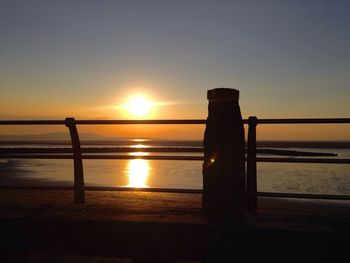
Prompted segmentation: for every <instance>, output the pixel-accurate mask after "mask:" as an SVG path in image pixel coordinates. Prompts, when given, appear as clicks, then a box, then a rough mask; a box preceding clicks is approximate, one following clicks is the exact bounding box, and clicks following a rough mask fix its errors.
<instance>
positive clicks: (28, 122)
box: [0, 120, 65, 125]
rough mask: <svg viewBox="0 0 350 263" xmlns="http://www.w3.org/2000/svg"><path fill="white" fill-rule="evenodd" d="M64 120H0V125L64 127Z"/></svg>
mask: <svg viewBox="0 0 350 263" xmlns="http://www.w3.org/2000/svg"><path fill="white" fill-rule="evenodd" d="M64 124H65V121H64V120H0V125H64Z"/></svg>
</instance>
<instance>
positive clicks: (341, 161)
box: [256, 157, 350, 164]
mask: <svg viewBox="0 0 350 263" xmlns="http://www.w3.org/2000/svg"><path fill="white" fill-rule="evenodd" d="M256 161H257V162H264V163H328V164H332V163H334V164H350V159H335V158H334V159H331V158H322V159H321V158H274V157H257V158H256Z"/></svg>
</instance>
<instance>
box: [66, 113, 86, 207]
mask: <svg viewBox="0 0 350 263" xmlns="http://www.w3.org/2000/svg"><path fill="white" fill-rule="evenodd" d="M65 123H66V126H67V127H68V129H69V133H70V137H71V141H72V148H73V157H74V202H75V203H78V204H83V203H84V202H85V193H84V172H83V162H82V159H81V148H80V140H79V135H78V130H77V126H76V125H75V119H74V118H66V120H65Z"/></svg>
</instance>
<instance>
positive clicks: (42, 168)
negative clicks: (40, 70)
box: [0, 146, 350, 194]
mask: <svg viewBox="0 0 350 263" xmlns="http://www.w3.org/2000/svg"><path fill="white" fill-rule="evenodd" d="M33 147H34V146H33ZM55 147H57V146H55ZM104 147H105V146H104ZM289 150H299V151H308V152H310V151H315V152H331V153H337V154H338V156H337V157H335V158H350V149H310V148H308V149H302V148H294V149H289ZM167 155H169V154H167ZM182 155H183V154H182ZM191 155H196V153H191ZM291 158H293V157H291ZM83 163H84V175H85V183H86V185H92V186H130V187H167V188H196V189H201V188H202V175H201V169H202V167H201V165H202V162H201V161H163V160H156V161H155V160H144V159H142V156H139V157H138V159H132V160H84V161H83ZM72 178H73V161H72V160H37V159H11V160H4V159H0V183H1V184H24V185H28V184H30V185H38V184H40V185H42V184H45V185H57V184H59V185H71V184H72V182H73V181H72ZM258 190H259V191H272V192H294V193H324V194H350V165H346V164H283V163H259V164H258Z"/></svg>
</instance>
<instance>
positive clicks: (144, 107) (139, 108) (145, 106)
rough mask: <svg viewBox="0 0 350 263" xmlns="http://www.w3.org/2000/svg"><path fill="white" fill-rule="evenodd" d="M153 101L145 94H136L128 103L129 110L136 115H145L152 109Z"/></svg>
mask: <svg viewBox="0 0 350 263" xmlns="http://www.w3.org/2000/svg"><path fill="white" fill-rule="evenodd" d="M151 108H152V103H151V101H150V100H149V99H148V98H147V97H145V96H135V97H132V98H131V99H130V101H129V102H128V104H127V109H128V111H129V112H130V113H131V114H132V115H133V116H135V117H145V116H146V115H147V114H148V113H149V112H150V110H151Z"/></svg>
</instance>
